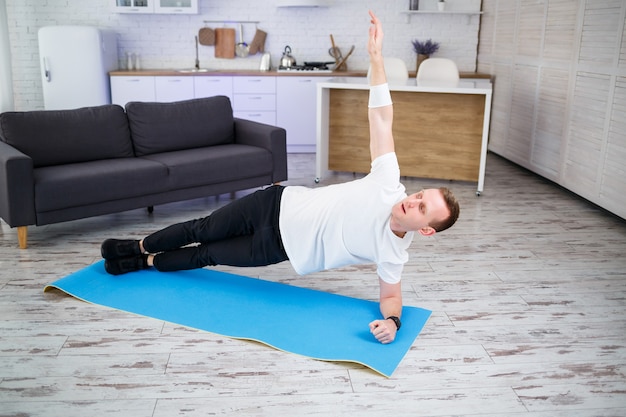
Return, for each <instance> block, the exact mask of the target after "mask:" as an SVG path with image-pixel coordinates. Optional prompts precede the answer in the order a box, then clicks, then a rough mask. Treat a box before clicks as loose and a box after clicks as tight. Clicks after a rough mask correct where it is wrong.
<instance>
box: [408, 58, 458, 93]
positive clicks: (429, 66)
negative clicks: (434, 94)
mask: <svg viewBox="0 0 626 417" xmlns="http://www.w3.org/2000/svg"><path fill="white" fill-rule="evenodd" d="M416 78H417V85H425V86H431V85H436V86H451V87H454V86H456V85H457V84H458V83H459V69H458V68H457V66H456V64H455V63H454V61H452V60H451V59H447V58H428V59H425V60H424V61H422V63H421V64H420V66H419V68H418V70H417V76H416Z"/></svg>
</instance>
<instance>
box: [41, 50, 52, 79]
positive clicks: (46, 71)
mask: <svg viewBox="0 0 626 417" xmlns="http://www.w3.org/2000/svg"><path fill="white" fill-rule="evenodd" d="M43 75H44V77H45V78H46V81H48V82H50V78H51V77H50V70H49V69H48V59H47V58H46V57H45V56H44V57H43Z"/></svg>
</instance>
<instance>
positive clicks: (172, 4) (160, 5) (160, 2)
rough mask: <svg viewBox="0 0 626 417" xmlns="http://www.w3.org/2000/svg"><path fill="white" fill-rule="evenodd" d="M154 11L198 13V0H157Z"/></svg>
mask: <svg viewBox="0 0 626 417" xmlns="http://www.w3.org/2000/svg"><path fill="white" fill-rule="evenodd" d="M154 13H158V14H198V0H155V2H154Z"/></svg>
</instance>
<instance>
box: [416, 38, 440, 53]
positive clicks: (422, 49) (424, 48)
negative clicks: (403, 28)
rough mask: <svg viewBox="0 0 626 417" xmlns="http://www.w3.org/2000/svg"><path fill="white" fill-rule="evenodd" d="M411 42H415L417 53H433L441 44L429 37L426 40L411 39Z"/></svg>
mask: <svg viewBox="0 0 626 417" xmlns="http://www.w3.org/2000/svg"><path fill="white" fill-rule="evenodd" d="M411 43H412V44H413V50H414V51H415V53H416V54H421V55H432V54H434V53H435V52H437V51H438V50H439V44H438V43H437V42H433V41H432V39H429V40H427V41H426V42H420V41H419V40H417V39H415V40H413V41H411Z"/></svg>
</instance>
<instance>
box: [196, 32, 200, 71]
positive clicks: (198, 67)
mask: <svg viewBox="0 0 626 417" xmlns="http://www.w3.org/2000/svg"><path fill="white" fill-rule="evenodd" d="M196 69H197V70H199V69H200V59H198V36H197V35H196Z"/></svg>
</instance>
